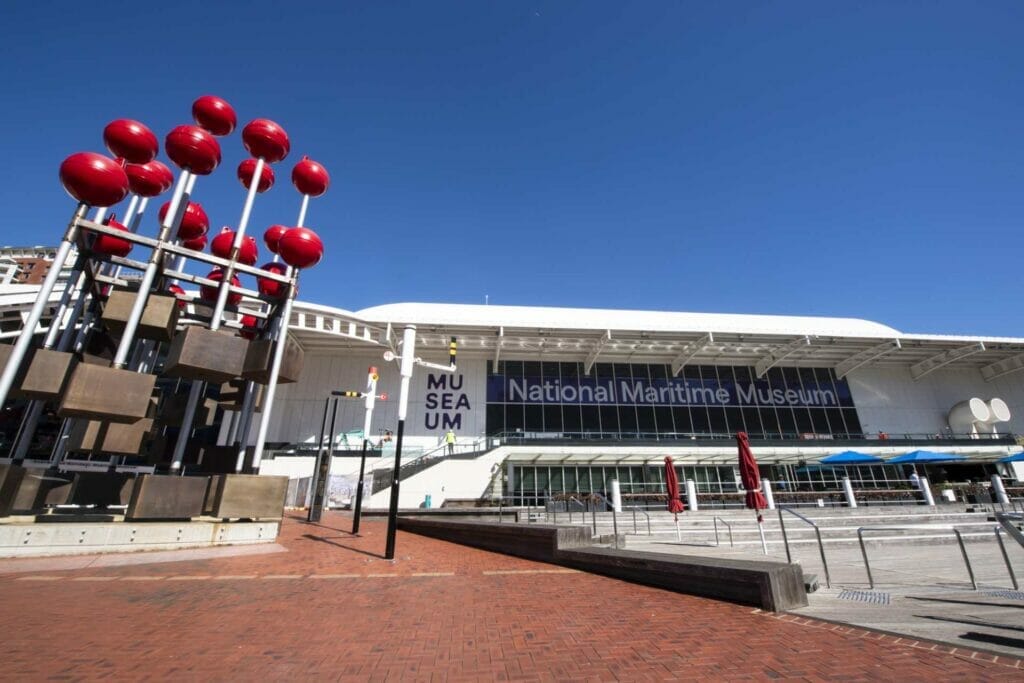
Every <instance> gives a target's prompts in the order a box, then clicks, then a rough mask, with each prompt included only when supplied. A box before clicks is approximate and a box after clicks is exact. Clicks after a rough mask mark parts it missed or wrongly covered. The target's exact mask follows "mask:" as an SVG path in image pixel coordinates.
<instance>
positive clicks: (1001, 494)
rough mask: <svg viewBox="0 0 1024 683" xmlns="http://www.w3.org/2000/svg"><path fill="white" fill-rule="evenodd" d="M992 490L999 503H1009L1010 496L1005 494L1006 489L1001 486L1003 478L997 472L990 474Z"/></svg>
mask: <svg viewBox="0 0 1024 683" xmlns="http://www.w3.org/2000/svg"><path fill="white" fill-rule="evenodd" d="M992 490H993V491H995V494H996V502H997V503H999V504H1000V505H1009V504H1010V497H1009V496H1007V495H1006V489H1005V488H1004V487H1003V478H1002V477H1000V476H999V475H998V474H993V475H992Z"/></svg>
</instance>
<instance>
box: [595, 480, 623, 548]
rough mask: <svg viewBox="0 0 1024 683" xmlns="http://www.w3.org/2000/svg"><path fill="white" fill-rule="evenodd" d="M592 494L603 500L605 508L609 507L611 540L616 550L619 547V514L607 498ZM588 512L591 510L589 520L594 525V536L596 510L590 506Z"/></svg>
mask: <svg viewBox="0 0 1024 683" xmlns="http://www.w3.org/2000/svg"><path fill="white" fill-rule="evenodd" d="M593 495H594V497H596V498H597V499H598V500H600V501H602V502H604V504H605V507H606V508H610V509H611V512H612V538H613V541H612V542H613V543H614V545H615V549H616V550H618V549H619V516H618V514H617V513H616V512H615V506H614V505H613V504H612V502H611V501H610V500H608V499H607V498H605V497H604V496H602V495H601V494H600V493H595V494H593ZM590 512H591V515H590V518H591V521H592V522H593V525H594V535H595V536H596V535H597V511H596V509H595V508H591V509H590Z"/></svg>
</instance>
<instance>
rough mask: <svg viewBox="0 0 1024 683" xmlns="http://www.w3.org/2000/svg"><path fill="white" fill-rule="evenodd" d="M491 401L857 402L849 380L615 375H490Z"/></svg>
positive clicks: (669, 403)
mask: <svg viewBox="0 0 1024 683" xmlns="http://www.w3.org/2000/svg"><path fill="white" fill-rule="evenodd" d="M487 402H488V403H540V404H552V405H558V404H570V405H573V404H575V405H649V406H738V407H744V408H746V407H749V408H754V407H758V406H789V407H818V408H838V407H841V406H853V398H852V397H851V396H850V388H849V386H848V385H847V383H846V380H836V381H835V382H834V383H833V382H827V383H826V382H822V383H820V384H819V383H815V382H807V381H805V382H804V383H803V384H802V385H798V386H787V385H784V384H781V383H774V382H769V381H768V380H755V381H753V382H735V381H732V380H713V379H705V380H703V381H702V380H699V379H683V378H681V377H679V378H670V379H654V380H648V379H612V378H610V377H603V378H597V377H572V378H566V379H542V378H540V377H506V376H504V375H491V376H489V377H488V378H487Z"/></svg>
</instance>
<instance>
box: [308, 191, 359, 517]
mask: <svg viewBox="0 0 1024 683" xmlns="http://www.w3.org/2000/svg"><path fill="white" fill-rule="evenodd" d="M308 204H309V195H303V196H302V205H303V207H304V208H303V210H302V211H301V212H300V213H299V217H300V218H304V217H305V214H306V212H305V207H306V206H307V205H308ZM377 378H378V374H377V368H376V367H374V366H372V365H371V366H370V368H369V370H368V371H367V374H366V403H365V404H364V405H365V407H366V414H365V415H364V417H363V452H362V453H361V454H360V455H359V483H358V485H357V486H356V503H355V506H354V509H353V511H352V533H353V534H357V533H359V520H360V518H361V517H362V515H363V478H364V476H365V474H366V448H367V446H368V445H369V443H370V430H371V429H372V427H373V406H374V403H375V402H376V401H377Z"/></svg>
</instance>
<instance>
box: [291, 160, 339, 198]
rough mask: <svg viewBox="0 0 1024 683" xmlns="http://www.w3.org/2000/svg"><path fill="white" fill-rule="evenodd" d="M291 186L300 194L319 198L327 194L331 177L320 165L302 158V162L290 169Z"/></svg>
mask: <svg viewBox="0 0 1024 683" xmlns="http://www.w3.org/2000/svg"><path fill="white" fill-rule="evenodd" d="M292 184H293V185H295V188H296V189H297V190H298V191H299V193H301V194H308V195H309V196H310V197H319V196H320V195H322V194H323V193H324V192H327V188H328V187H329V186H330V184H331V176H330V175H328V173H327V169H326V168H324V167H323V166H322V165H321V164H319V163H317V162H315V161H313V160H312V159H310V158H309V157H302V161H300V162H299V163H297V164H295V168H293V169H292Z"/></svg>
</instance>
